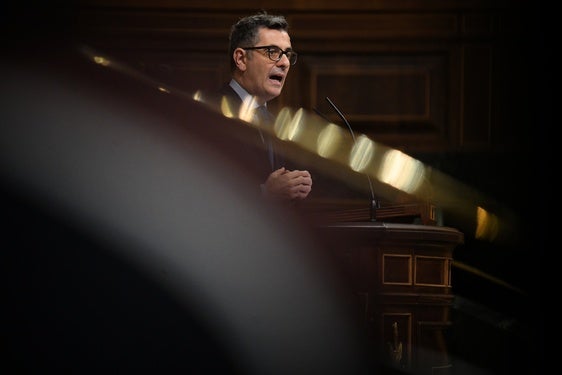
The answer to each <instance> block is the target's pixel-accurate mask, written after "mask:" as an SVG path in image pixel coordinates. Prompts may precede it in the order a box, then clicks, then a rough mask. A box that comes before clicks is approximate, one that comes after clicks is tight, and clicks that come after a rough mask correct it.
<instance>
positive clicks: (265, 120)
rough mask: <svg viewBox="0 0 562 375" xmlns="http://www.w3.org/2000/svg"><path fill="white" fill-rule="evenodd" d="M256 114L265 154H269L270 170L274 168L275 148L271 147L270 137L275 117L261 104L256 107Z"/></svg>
mask: <svg viewBox="0 0 562 375" xmlns="http://www.w3.org/2000/svg"><path fill="white" fill-rule="evenodd" d="M256 116H257V118H258V122H259V127H260V133H261V136H262V139H263V142H264V144H265V147H266V148H267V155H268V156H269V163H270V164H271V170H275V150H274V149H273V141H272V139H271V137H272V132H273V125H274V119H275V117H274V116H273V114H271V112H269V111H268V110H267V108H266V107H265V106H263V105H260V106H259V107H258V108H256Z"/></svg>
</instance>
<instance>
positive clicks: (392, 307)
mask: <svg viewBox="0 0 562 375" xmlns="http://www.w3.org/2000/svg"><path fill="white" fill-rule="evenodd" d="M317 229H318V231H319V234H320V236H319V237H320V238H322V241H325V243H323V246H325V248H327V249H329V250H330V251H331V252H332V253H333V254H334V256H335V257H336V260H337V263H338V265H341V267H342V271H343V273H344V276H345V277H346V278H347V279H348V280H349V281H350V284H351V287H352V288H353V292H354V293H356V295H357V296H358V297H359V310H360V314H361V316H360V320H361V321H362V322H363V324H364V325H365V329H366V330H367V334H368V338H369V340H370V341H371V342H372V343H373V347H374V349H373V350H374V351H375V356H376V357H377V358H379V359H380V360H381V361H384V363H388V364H389V365H391V366H393V367H394V366H395V367H397V368H400V369H403V370H404V371H406V372H408V373H410V372H411V373H414V374H450V373H452V369H451V368H452V365H451V362H450V360H449V356H448V352H447V345H446V336H445V335H446V331H447V329H448V328H449V327H450V325H451V322H450V317H449V310H450V306H451V304H452V300H453V294H452V285H451V265H452V254H453V250H454V249H455V247H456V246H457V245H459V244H461V243H462V242H463V241H464V236H463V234H462V233H461V232H459V231H457V230H456V229H452V228H447V227H440V226H435V225H418V224H405V223H386V222H381V221H375V222H367V221H347V222H333V223H324V224H321V225H319V226H318V227H317Z"/></svg>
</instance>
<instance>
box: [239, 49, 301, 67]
mask: <svg viewBox="0 0 562 375" xmlns="http://www.w3.org/2000/svg"><path fill="white" fill-rule="evenodd" d="M240 48H242V49H244V50H253V49H263V50H265V52H266V53H267V57H269V59H270V60H271V61H275V62H277V61H279V60H281V57H283V55H286V56H287V58H288V59H289V62H290V63H291V65H295V64H296V63H297V56H298V54H297V53H296V52H295V51H293V50H290V49H288V50H286V51H283V50H282V49H281V48H279V47H277V46H257V47H240Z"/></svg>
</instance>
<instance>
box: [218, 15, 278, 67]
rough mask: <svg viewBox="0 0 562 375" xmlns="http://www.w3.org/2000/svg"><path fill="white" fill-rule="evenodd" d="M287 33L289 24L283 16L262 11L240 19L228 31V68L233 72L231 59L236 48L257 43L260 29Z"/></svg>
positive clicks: (233, 65) (233, 64) (234, 65)
mask: <svg viewBox="0 0 562 375" xmlns="http://www.w3.org/2000/svg"><path fill="white" fill-rule="evenodd" d="M262 27H265V28H268V29H272V30H281V31H286V32H288V31H289V23H288V22H287V20H286V19H285V17H284V16H281V15H272V14H268V13H267V12H266V11H262V12H259V13H256V14H253V15H251V16H246V17H243V18H240V19H239V20H238V22H236V23H235V24H234V25H232V27H231V29H230V37H229V40H230V44H229V48H228V52H229V57H230V68H231V69H232V70H234V69H235V68H236V64H235V63H234V61H233V59H232V55H233V53H234V50H235V49H236V48H238V47H252V46H254V45H255V43H257V42H258V33H259V30H260V29H261V28H262Z"/></svg>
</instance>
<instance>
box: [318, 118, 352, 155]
mask: <svg viewBox="0 0 562 375" xmlns="http://www.w3.org/2000/svg"><path fill="white" fill-rule="evenodd" d="M347 134H348V133H347V131H344V129H343V128H342V127H340V126H337V125H335V124H332V123H329V124H327V125H326V127H324V129H322V130H321V131H320V134H319V135H318V142H317V152H318V155H320V156H321V157H323V158H326V159H329V158H331V157H333V156H335V155H336V153H337V152H338V150H340V149H341V148H342V147H343V144H344V142H345V138H344V135H347Z"/></svg>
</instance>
